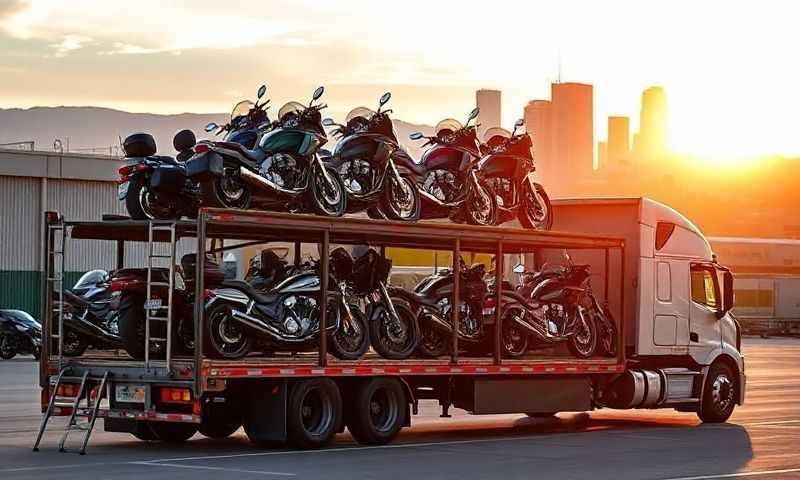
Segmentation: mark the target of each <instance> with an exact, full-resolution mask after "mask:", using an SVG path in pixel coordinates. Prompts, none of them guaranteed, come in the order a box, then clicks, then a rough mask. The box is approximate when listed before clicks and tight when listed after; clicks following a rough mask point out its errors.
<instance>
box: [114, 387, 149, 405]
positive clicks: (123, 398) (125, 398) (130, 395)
mask: <svg viewBox="0 0 800 480" xmlns="http://www.w3.org/2000/svg"><path fill="white" fill-rule="evenodd" d="M146 394H147V385H117V388H116V390H115V395H114V398H115V399H116V401H118V402H123V403H144V399H145V396H146Z"/></svg>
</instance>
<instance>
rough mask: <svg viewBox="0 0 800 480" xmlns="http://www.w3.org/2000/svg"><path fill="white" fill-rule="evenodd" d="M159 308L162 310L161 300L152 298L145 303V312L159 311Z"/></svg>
mask: <svg viewBox="0 0 800 480" xmlns="http://www.w3.org/2000/svg"><path fill="white" fill-rule="evenodd" d="M159 308H161V299H160V298H151V299H150V300H148V301H146V302H144V309H145V310H158V309H159Z"/></svg>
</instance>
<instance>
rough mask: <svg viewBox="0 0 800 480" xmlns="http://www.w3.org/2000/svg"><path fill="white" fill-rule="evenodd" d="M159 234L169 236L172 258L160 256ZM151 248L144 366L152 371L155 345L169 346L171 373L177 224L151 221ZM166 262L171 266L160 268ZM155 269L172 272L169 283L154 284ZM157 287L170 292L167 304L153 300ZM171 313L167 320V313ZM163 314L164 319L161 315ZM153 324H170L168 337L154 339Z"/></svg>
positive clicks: (168, 356)
mask: <svg viewBox="0 0 800 480" xmlns="http://www.w3.org/2000/svg"><path fill="white" fill-rule="evenodd" d="M157 232H169V245H170V246H169V254H167V255H161V254H157V253H156V249H155V243H157V242H156V234H157ZM147 238H148V247H147V297H146V300H145V310H144V315H145V332H144V336H145V341H144V342H145V343H144V365H145V369H146V370H149V369H150V345H151V344H152V343H153V342H166V367H167V371H171V370H172V295H173V290H174V289H175V248H176V246H175V222H168V223H165V222H154V221H150V223H149V228H148V237H147ZM164 260H166V261H168V262H169V265H168V266H166V267H165V266H164V265H156V264H157V263H158V262H163V261H164ZM154 268H167V269H168V270H169V280H168V281H166V282H163V281H153V269H154ZM153 287H165V288H167V303H166V305H164V304H163V302H155V301H154V300H153ZM165 310H166V312H167V314H166V316H164V315H163V313H162V312H163V311H165ZM159 313H161V315H159ZM151 322H162V323H166V336H165V337H151V336H150V332H151V331H152V326H151Z"/></svg>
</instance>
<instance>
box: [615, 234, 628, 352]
mask: <svg viewBox="0 0 800 480" xmlns="http://www.w3.org/2000/svg"><path fill="white" fill-rule="evenodd" d="M619 257H620V258H619V264H620V267H619V268H620V272H619V279H620V280H619V322H618V324H617V359H618V360H619V361H620V362H623V361H625V328H626V325H625V324H626V323H627V322H626V320H627V319H626V318H625V243H624V242H623V243H622V246H621V247H620V255H619Z"/></svg>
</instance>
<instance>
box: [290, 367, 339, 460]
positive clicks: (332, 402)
mask: <svg viewBox="0 0 800 480" xmlns="http://www.w3.org/2000/svg"><path fill="white" fill-rule="evenodd" d="M288 400H289V401H288V403H287V408H286V436H287V439H288V441H289V444H290V445H292V446H294V447H296V448H302V449H311V448H321V447H324V446H325V445H328V444H329V443H331V442H332V441H333V438H334V435H336V431H337V430H338V429H339V425H340V424H341V419H342V396H341V394H340V393H339V387H337V386H336V383H334V382H333V380H331V379H330V378H325V377H317V378H308V379H305V380H300V381H298V382H296V383H294V384H293V385H292V386H291V390H290V392H289V399H288Z"/></svg>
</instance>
